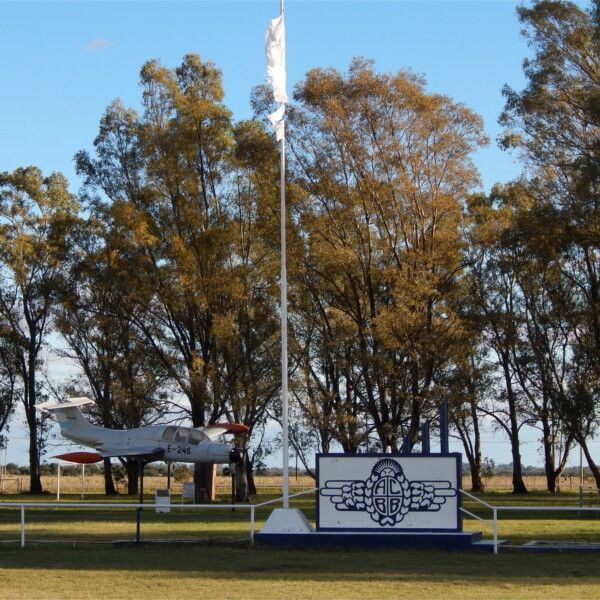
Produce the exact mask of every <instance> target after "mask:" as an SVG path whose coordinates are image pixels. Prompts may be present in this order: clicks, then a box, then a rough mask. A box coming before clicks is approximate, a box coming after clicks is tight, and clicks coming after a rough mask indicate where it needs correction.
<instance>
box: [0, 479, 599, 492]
mask: <svg viewBox="0 0 600 600" xmlns="http://www.w3.org/2000/svg"><path fill="white" fill-rule="evenodd" d="M524 479H525V484H526V485H527V487H528V489H529V490H531V491H542V490H545V489H546V479H545V477H543V476H541V475H535V476H534V475H530V476H526V477H524ZM190 481H191V478H190ZM255 481H256V487H257V490H258V493H259V494H268V493H276V492H277V491H278V490H281V477H263V476H260V475H258V476H255ZM42 485H43V486H44V490H45V491H47V492H50V493H52V494H55V493H56V486H57V478H56V477H55V476H43V477H42ZM60 485H61V491H62V492H64V493H67V494H78V493H80V492H81V477H80V476H70V477H65V476H64V475H63V476H61V483H60ZM166 485H167V478H166V477H145V478H144V488H145V489H146V490H147V491H148V492H154V490H156V489H161V488H165V487H166ZM585 485H586V486H593V485H594V481H593V479H591V478H588V479H586V480H585ZM313 486H314V480H313V479H312V478H311V477H309V476H307V475H299V476H298V477H297V478H296V477H294V476H293V475H292V476H291V477H290V489H291V490H292V491H301V490H305V489H308V488H310V487H313ZM470 486H471V479H470V477H468V476H464V477H463V483H462V487H463V489H466V490H468V489H469V488H470ZM117 487H118V489H119V492H120V493H125V492H126V491H127V488H126V485H125V483H121V484H118V486H117ZM182 487H183V482H181V481H179V482H178V481H175V480H174V479H171V491H172V493H173V494H176V495H177V494H181V489H182ZM485 487H486V490H487V491H507V490H511V489H512V479H511V478H510V477H507V476H494V477H489V478H486V479H485ZM560 487H561V491H564V492H577V490H578V489H579V478H578V477H563V478H561V481H560ZM28 490H29V477H27V476H26V475H9V476H8V477H7V479H6V480H5V481H4V482H2V481H1V480H0V493H5V494H11V493H20V492H21V491H22V492H27V491H28ZM230 490H231V479H230V478H229V477H223V476H221V475H219V476H217V493H222V494H227V493H229V491H230ZM103 491H104V479H103V478H102V476H100V475H86V476H85V493H88V494H100V493H102V492H103Z"/></svg>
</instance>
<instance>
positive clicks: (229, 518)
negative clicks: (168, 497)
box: [0, 489, 314, 547]
mask: <svg viewBox="0 0 600 600" xmlns="http://www.w3.org/2000/svg"><path fill="white" fill-rule="evenodd" d="M309 494H314V489H308V490H303V491H301V492H297V493H295V494H291V495H290V499H291V500H292V504H294V501H295V500H297V499H299V498H301V497H302V496H307V495H309ZM282 501H283V498H282V497H278V498H273V499H269V500H266V501H263V502H259V503H254V504H229V503H228V504H226V503H211V504H177V503H172V504H169V505H167V506H160V505H157V504H150V503H143V504H141V503H139V502H138V503H133V502H1V503H0V541H2V542H8V543H14V542H18V543H19V544H20V546H21V547H25V543H26V540H29V541H35V542H68V543H82V542H96V543H115V542H117V543H118V542H123V543H131V542H135V543H140V542H151V541H158V540H160V541H173V542H191V541H195V542H197V541H219V540H220V541H243V542H250V543H253V542H254V534H255V531H256V529H257V527H258V526H260V525H261V524H262V523H263V522H264V521H265V520H266V518H267V517H268V514H269V512H270V510H271V508H272V507H273V506H276V505H278V504H281V503H282ZM296 505H297V506H299V507H300V506H301V505H298V504H297V502H296ZM165 509H166V510H167V512H162V511H164V510H165Z"/></svg>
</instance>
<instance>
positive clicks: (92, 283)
mask: <svg viewBox="0 0 600 600" xmlns="http://www.w3.org/2000/svg"><path fill="white" fill-rule="evenodd" d="M93 232H95V234H93ZM81 233H82V235H80V236H79V244H78V250H79V255H78V259H77V260H75V261H73V264H72V266H71V269H70V271H69V274H68V281H67V285H65V287H64V290H63V294H62V296H61V304H60V306H59V308H58V311H57V312H58V315H57V329H58V331H60V333H61V334H62V336H63V337H64V339H65V340H66V342H67V345H68V350H65V351H63V352H62V354H63V355H64V356H67V357H69V358H71V359H72V360H73V362H74V363H75V364H77V365H78V367H79V369H80V371H81V373H82V375H83V376H82V377H81V376H79V377H77V378H76V379H75V380H74V381H73V382H72V384H71V385H72V386H74V387H75V388H77V390H78V395H79V393H80V391H81V389H83V393H86V394H87V393H89V394H90V395H91V397H92V398H93V399H94V401H95V405H94V408H93V409H92V411H91V413H90V417H91V418H92V420H93V421H95V422H97V423H98V424H100V425H102V426H104V427H108V428H111V429H131V428H134V427H141V426H144V425H148V424H150V423H152V422H153V421H154V420H156V419H157V418H160V417H161V416H163V414H164V413H165V411H166V410H167V404H166V392H167V390H166V386H167V381H166V374H165V370H164V368H163V365H162V363H161V362H160V361H158V360H157V358H156V356H155V355H154V354H153V353H152V352H151V351H150V350H149V348H148V343H147V341H146V340H145V338H143V337H142V336H140V334H139V331H138V330H137V329H136V327H135V326H134V325H133V323H132V320H131V318H130V316H129V314H127V313H125V312H123V311H122V305H121V297H122V295H123V294H124V293H126V292H125V291H124V288H126V287H127V286H128V285H129V284H130V282H129V281H124V280H122V278H120V273H119V270H118V269H117V268H116V267H115V265H114V264H113V263H114V261H113V256H112V254H111V251H110V248H108V247H107V246H106V242H105V240H103V239H102V233H103V227H102V223H101V220H100V219H98V218H96V216H94V215H92V216H90V217H89V218H88V219H87V220H86V222H84V223H83V224H82V228H81ZM120 460H121V462H122V463H123V464H124V466H125V468H126V471H127V478H128V493H129V494H137V491H138V471H139V462H138V461H137V460H136V459H127V458H121V459H120ZM104 480H105V491H106V493H107V494H115V493H116V489H115V486H114V482H113V478H112V467H111V461H110V459H109V458H107V459H104Z"/></svg>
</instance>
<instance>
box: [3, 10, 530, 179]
mask: <svg viewBox="0 0 600 600" xmlns="http://www.w3.org/2000/svg"><path fill="white" fill-rule="evenodd" d="M278 7H279V4H278V0H268V1H261V2H252V1H244V2H228V1H220V2H24V1H21V2H1V1H0V22H2V23H3V27H2V36H0V56H2V57H4V59H3V60H2V61H1V64H0V82H1V89H2V93H1V94H0V171H3V170H11V169H14V168H15V167H18V166H22V165H27V164H35V165H38V166H39V167H41V168H42V169H43V170H44V171H45V172H46V171H47V172H49V171H54V170H59V171H62V172H63V173H65V175H67V177H68V178H69V180H70V181H71V182H72V185H73V187H74V189H75V190H76V189H77V187H78V185H79V181H78V180H77V178H76V177H75V174H74V168H73V161H72V157H73V154H74V153H75V152H76V151H77V150H79V149H82V148H89V147H90V146H91V143H92V140H93V139H94V136H95V134H96V131H97V126H98V121H99V118H100V116H101V114H102V112H103V110H104V109H105V107H106V106H107V105H108V104H109V103H110V102H111V101H112V100H113V99H114V98H116V97H120V98H121V99H122V100H123V101H124V102H125V104H127V105H130V106H137V105H138V103H139V98H140V89H139V87H138V73H139V69H140V67H141V65H142V64H143V63H144V62H145V61H147V60H149V59H151V58H157V59H160V60H161V61H162V62H163V63H164V64H165V65H168V66H176V65H177V64H178V63H179V62H180V60H181V58H182V57H183V55H184V54H186V53H188V52H196V53H198V54H200V55H201V56H202V57H203V58H204V59H208V60H212V61H213V62H215V63H216V64H217V65H218V66H219V67H220V68H221V70H222V71H223V79H224V85H225V91H226V103H227V104H228V105H229V107H230V108H231V109H232V110H233V113H234V116H235V118H237V119H243V118H247V117H249V116H250V114H251V113H250V106H249V94H250V90H251V88H252V86H253V85H255V84H257V83H262V82H263V81H264V50H263V46H264V31H265V28H266V24H267V22H268V20H269V19H270V18H271V17H273V16H276V15H277V12H278V9H279V8H278ZM515 7H516V3H514V2H508V1H504V2H484V1H480V2H450V1H444V2H427V1H420V2H377V1H363V2H352V1H347V2H346V1H337V2H317V1H312V2H306V1H301V0H288V1H287V3H286V25H287V36H288V55H287V62H288V81H289V88H290V90H291V88H292V86H293V84H294V83H295V82H297V81H299V80H301V79H302V77H303V75H304V74H305V73H306V71H307V70H308V69H310V68H311V67H315V66H328V65H332V66H334V67H336V68H338V69H341V70H343V69H345V68H346V67H347V66H348V64H349V62H350V60H351V59H352V57H354V56H363V57H367V58H372V59H374V60H375V61H376V65H377V67H378V68H379V69H381V70H398V69H404V68H408V69H411V70H413V71H414V72H416V73H419V74H422V75H424V76H425V77H426V78H427V81H428V84H429V88H430V89H431V90H432V91H436V92H443V93H445V94H448V95H450V96H452V97H453V98H455V99H457V100H460V101H461V102H464V103H465V104H467V105H468V106H469V107H471V108H472V109H473V110H475V111H476V112H478V113H479V114H481V115H482V116H483V118H484V120H485V125H486V130H487V132H488V134H489V136H490V138H491V139H492V143H491V144H490V146H489V148H487V149H485V150H483V151H481V152H480V153H479V154H478V155H477V157H476V159H477V164H478V166H479V168H480V170H481V173H482V177H483V181H484V183H485V186H486V187H489V186H490V185H491V184H493V183H494V182H496V181H505V180H507V179H509V178H511V177H512V176H514V175H515V174H516V173H517V171H518V169H517V166H516V165H515V163H514V161H513V160H512V158H511V157H510V156H508V155H507V154H506V153H504V152H502V151H500V150H499V149H498V148H497V146H496V144H495V142H494V138H495V137H496V136H497V134H498V126H497V123H496V121H497V118H498V114H499V112H500V111H501V109H502V104H503V100H502V96H501V93H500V92H501V88H502V86H503V85H504V84H505V83H508V84H510V85H512V86H514V87H517V88H519V87H521V86H522V85H523V81H524V80H523V77H522V74H521V62H522V60H523V58H524V56H525V54H526V52H527V47H526V44H525V42H524V40H523V39H521V37H520V35H519V24H518V22H517V19H516V16H515Z"/></svg>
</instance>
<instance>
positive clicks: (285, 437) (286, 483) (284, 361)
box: [279, 0, 290, 508]
mask: <svg viewBox="0 0 600 600" xmlns="http://www.w3.org/2000/svg"><path fill="white" fill-rule="evenodd" d="M283 3H284V0H279V14H280V15H281V16H283V15H284V5H283ZM279 153H280V179H279V203H280V207H279V209H280V215H281V216H280V219H279V221H280V228H281V276H280V291H281V311H280V312H281V429H282V436H281V445H282V453H283V461H282V462H283V464H282V474H283V508H289V507H290V498H289V496H290V469H289V434H288V428H289V424H288V410H289V409H288V347H287V341H288V340H287V334H288V314H287V252H286V214H287V213H286V209H285V104H284V121H283V135H282V136H281V147H280V151H279Z"/></svg>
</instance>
